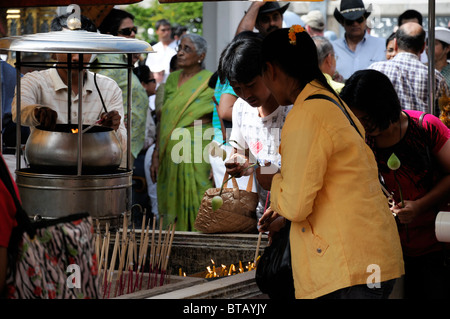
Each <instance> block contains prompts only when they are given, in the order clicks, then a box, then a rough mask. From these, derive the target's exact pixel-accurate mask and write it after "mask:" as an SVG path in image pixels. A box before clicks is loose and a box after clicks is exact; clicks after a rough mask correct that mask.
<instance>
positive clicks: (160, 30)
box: [145, 19, 177, 84]
mask: <svg viewBox="0 0 450 319" xmlns="http://www.w3.org/2000/svg"><path fill="white" fill-rule="evenodd" d="M155 28H156V34H157V35H158V40H159V42H158V43H156V44H155V45H153V46H152V47H153V49H154V50H155V51H156V52H155V53H152V54H149V55H148V56H147V60H146V61H145V64H146V65H148V67H149V68H150V70H151V71H152V72H153V74H154V76H155V79H156V83H157V84H160V83H165V82H166V80H167V77H168V76H169V73H170V59H172V57H173V56H174V55H175V54H177V51H176V49H177V44H176V41H175V40H174V39H172V26H171V24H170V22H169V21H168V20H166V19H161V20H158V21H157V22H156V24H155Z"/></svg>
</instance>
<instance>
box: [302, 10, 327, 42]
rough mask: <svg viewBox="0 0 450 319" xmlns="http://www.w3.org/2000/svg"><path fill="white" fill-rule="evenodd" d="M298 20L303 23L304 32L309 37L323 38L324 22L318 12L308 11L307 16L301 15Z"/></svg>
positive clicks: (320, 13)
mask: <svg viewBox="0 0 450 319" xmlns="http://www.w3.org/2000/svg"><path fill="white" fill-rule="evenodd" d="M300 18H301V19H302V20H303V21H304V22H305V29H306V32H308V33H309V35H310V36H312V37H313V36H316V35H318V36H324V32H323V30H324V29H325V20H324V18H323V14H322V12H320V10H312V11H309V12H308V14H305V15H302V16H301V17H300Z"/></svg>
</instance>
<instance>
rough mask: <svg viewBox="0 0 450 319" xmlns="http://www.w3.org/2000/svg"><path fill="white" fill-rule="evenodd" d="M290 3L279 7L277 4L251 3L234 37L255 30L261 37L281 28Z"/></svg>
mask: <svg viewBox="0 0 450 319" xmlns="http://www.w3.org/2000/svg"><path fill="white" fill-rule="evenodd" d="M289 4H290V3H287V4H285V5H284V6H282V7H281V6H280V5H279V4H278V2H262V1H255V2H253V3H252V4H251V5H250V7H249V9H248V11H246V12H245V15H244V17H243V18H242V20H241V22H240V23H239V25H238V28H237V30H236V35H237V34H239V33H241V32H242V31H253V28H256V29H257V30H258V31H259V33H261V35H262V36H263V37H265V36H266V35H267V34H269V33H270V32H272V31H273V30H277V29H280V28H281V27H282V26H283V14H284V12H285V11H286V10H287V8H288V7H289Z"/></svg>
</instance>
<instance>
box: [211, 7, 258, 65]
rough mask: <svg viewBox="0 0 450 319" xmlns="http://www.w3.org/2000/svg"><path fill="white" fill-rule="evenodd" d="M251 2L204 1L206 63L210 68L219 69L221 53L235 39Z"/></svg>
mask: <svg viewBox="0 0 450 319" xmlns="http://www.w3.org/2000/svg"><path fill="white" fill-rule="evenodd" d="M250 4H251V3H250V2H248V1H224V2H204V3H203V36H204V37H205V39H206V41H207V42H208V53H207V55H206V60H205V64H206V68H207V69H208V70H210V71H212V72H214V71H216V70H217V65H218V63H219V58H220V54H221V53H222V50H223V49H224V48H225V46H226V45H227V44H228V43H229V42H230V41H231V40H232V39H233V37H234V35H235V33H236V29H237V27H238V25H239V22H240V21H241V19H242V17H243V16H244V12H245V11H246V10H247V8H248V7H249V6H250Z"/></svg>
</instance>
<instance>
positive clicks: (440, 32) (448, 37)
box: [434, 27, 450, 44]
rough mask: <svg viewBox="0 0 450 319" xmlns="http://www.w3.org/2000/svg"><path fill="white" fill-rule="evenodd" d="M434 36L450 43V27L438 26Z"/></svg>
mask: <svg viewBox="0 0 450 319" xmlns="http://www.w3.org/2000/svg"><path fill="white" fill-rule="evenodd" d="M434 32H435V33H434V38H435V39H436V40H439V41H441V42H444V43H447V44H450V29H448V28H443V27H436V28H435V31H434Z"/></svg>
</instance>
